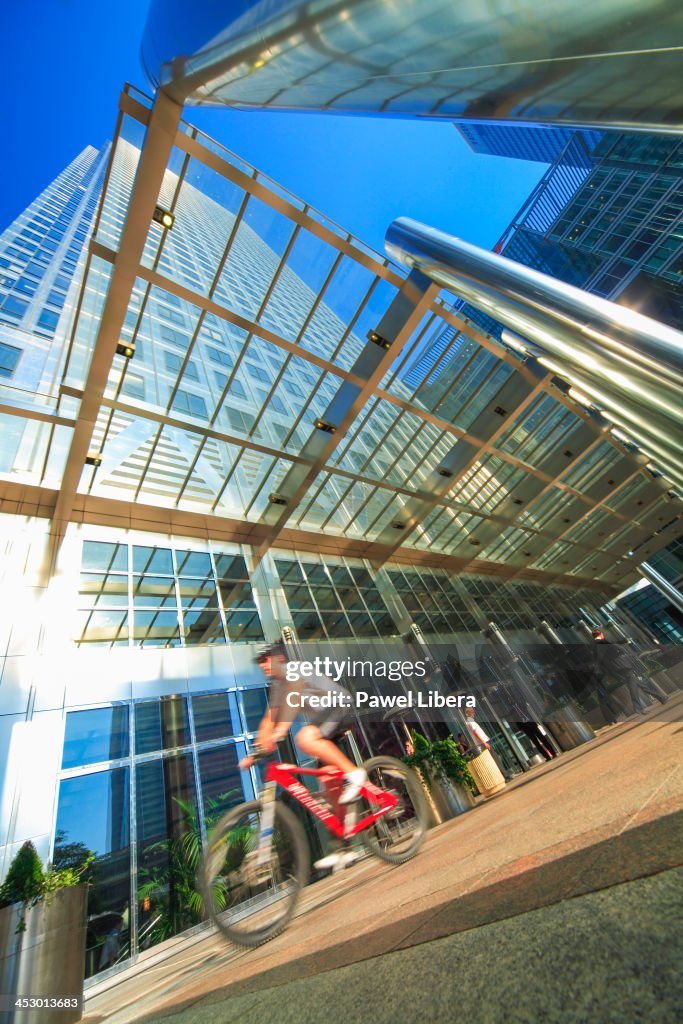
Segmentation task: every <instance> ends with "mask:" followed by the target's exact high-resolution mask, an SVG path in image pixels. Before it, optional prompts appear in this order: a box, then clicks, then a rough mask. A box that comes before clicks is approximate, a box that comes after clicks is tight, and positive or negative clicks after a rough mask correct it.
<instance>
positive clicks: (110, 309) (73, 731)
mask: <svg viewBox="0 0 683 1024" xmlns="http://www.w3.org/2000/svg"><path fill="white" fill-rule="evenodd" d="M121 110H122V115H123V117H122V127H121V131H120V133H119V135H118V137H117V138H116V139H115V140H114V143H113V147H112V148H111V151H108V150H102V151H101V152H100V153H95V152H94V151H91V150H88V151H86V153H85V154H83V155H82V156H81V157H79V158H78V159H77V160H76V161H75V162H74V164H73V165H72V168H79V169H80V170H79V172H78V173H80V174H81V175H82V177H81V178H79V177H78V175H77V174H76V172H73V173H72V171H71V170H69V171H67V172H65V175H66V177H65V178H60V179H58V180H59V181H61V182H65V183H66V184H61V185H60V186H59V188H60V189H65V190H66V191H65V194H64V199H65V205H66V207H67V208H68V209H69V211H72V212H73V213H74V216H75V217H78V216H80V215H81V213H80V212H79V211H86V212H88V211H89V212H90V215H92V211H93V210H94V204H95V202H96V189H97V182H98V181H99V180H102V181H103V187H102V190H101V204H100V206H99V208H98V210H97V213H96V215H95V216H94V220H93V224H92V234H91V235H89V236H88V235H85V236H84V238H82V239H81V238H79V239H78V241H79V242H80V249H79V250H78V252H74V253H73V254H72V255H71V256H70V257H69V258H70V260H71V262H74V257H75V266H74V268H73V271H72V281H73V292H72V291H70V290H67V289H62V290H63V291H64V293H65V294H66V296H67V299H66V301H65V302H64V304H63V306H62V309H61V312H60V313H59V315H58V317H57V321H56V323H54V324H51V326H50V330H51V331H52V332H53V333H52V335H51V337H50V338H46V337H44V336H43V335H41V333H40V331H41V330H46V327H45V323H43V326H42V327H41V326H40V325H39V321H40V318H41V316H42V312H41V311H39V310H38V308H37V307H36V312H35V314H31V315H34V316H35V319H34V320H31V321H30V322H29V321H28V320H22V321H21V322H19V321H18V320H17V322H16V323H14V322H12V323H9V322H8V323H6V325H5V328H4V330H5V331H6V332H10V333H9V334H5V335H3V338H5V337H8V339H9V340H8V341H7V344H8V345H10V346H11V347H13V348H14V349H15V350H17V351H18V354H17V355H16V357H15V356H10V358H6V361H5V364H4V365H5V368H6V371H5V373H4V376H3V381H2V385H3V389H2V390H3V408H2V411H1V412H0V416H2V422H3V427H4V428H7V429H4V430H3V441H2V446H3V462H2V468H1V470H0V499H1V501H2V504H1V505H0V516H1V522H2V527H3V533H4V537H5V545H4V548H3V552H2V558H1V560H0V572H1V573H2V586H3V592H5V593H7V594H11V595H12V601H11V606H10V607H9V609H8V610H7V612H6V614H5V617H4V619H3V623H2V633H1V634H0V636H1V639H2V675H1V676H0V749H1V750H2V758H1V759H0V764H2V768H0V772H1V773H2V774H1V778H0V792H1V793H2V802H1V804H0V864H1V865H2V871H3V872H5V871H6V870H7V867H8V866H9V863H10V861H11V859H12V857H13V856H14V854H15V853H16V851H17V850H18V849H19V848H20V846H21V844H22V843H23V842H24V841H25V840H26V839H32V840H33V841H34V843H35V844H36V846H37V848H38V850H39V853H40V854H41V856H42V858H43V860H47V859H48V858H54V859H55V861H56V862H57V863H61V864H74V863H77V862H78V861H79V860H80V859H82V857H83V855H84V853H85V851H87V850H93V851H94V852H95V854H96V859H95V862H94V869H93V872H94V873H93V884H92V886H91V890H90V904H89V909H88V917H89V939H88V954H87V957H88V959H87V972H88V975H89V976H90V975H95V974H98V973H99V972H100V971H102V970H104V969H113V968H115V967H116V965H117V964H119V963H123V962H127V961H128V959H129V958H130V957H131V956H135V955H137V954H138V953H139V952H140V951H142V950H144V949H146V948H148V947H150V946H151V945H153V944H155V943H157V942H160V941H162V940H163V939H164V938H167V937H169V936H171V935H173V934H176V933H178V932H180V931H182V930H183V929H186V928H188V927H190V926H192V925H193V924H196V923H198V921H199V920H200V919H201V913H200V912H199V911H198V910H197V909H196V907H194V909H193V907H192V906H191V905H190V904H189V903H188V902H187V901H184V900H183V899H182V898H181V893H182V892H183V891H184V888H183V887H184V886H186V885H192V884H193V877H194V875H193V874H192V873H191V872H190V873H188V872H189V868H188V866H187V865H186V864H184V863H181V862H180V861H179V860H178V851H179V848H180V844H181V841H182V840H183V837H186V836H187V835H188V834H191V835H193V836H194V837H195V838H199V839H201V838H203V837H204V836H205V834H206V830H207V828H208V827H210V825H211V822H212V820H213V819H214V818H215V816H216V815H217V814H219V813H220V812H221V811H222V810H224V809H225V808H226V807H229V806H231V805H232V804H234V803H236V802H238V801H239V800H241V799H242V798H243V796H244V795H246V796H251V795H252V794H253V793H254V790H255V787H256V785H257V778H256V776H255V775H254V774H253V773H252V772H251V771H240V770H239V768H238V761H239V759H240V757H241V756H242V754H243V753H244V752H245V750H246V746H247V743H248V741H249V739H250V737H251V736H252V735H253V733H254V730H255V728H256V726H257V724H258V721H259V719H260V717H261V715H262V713H263V710H264V708H265V703H266V698H265V691H264V687H263V680H262V678H261V675H260V672H259V670H258V669H257V668H256V666H255V665H254V662H253V657H254V652H255V648H256V647H257V646H258V645H259V643H260V642H262V641H263V639H264V638H265V639H267V640H269V641H272V640H275V639H276V638H278V637H279V636H281V635H282V631H283V630H287V631H289V633H288V635H289V636H290V637H291V639H292V642H293V643H294V644H301V643H304V642H309V643H313V644H316V645H326V646H318V647H316V649H317V650H320V651H321V652H323V653H324V652H325V650H326V649H327V650H329V645H330V644H334V645H340V646H339V649H340V650H341V649H344V650H348V649H352V650H358V649H362V650H363V651H364V652H367V651H376V652H377V654H378V657H381V655H382V652H383V651H385V650H386V647H385V646H384V645H386V644H387V643H391V645H392V648H391V649H392V650H393V651H401V652H402V653H405V656H406V657H410V656H411V655H414V653H415V647H414V646H411V644H414V643H418V644H419V643H426V644H427V645H428V646H429V645H432V644H435V643H446V644H449V645H451V649H455V647H457V651H458V653H459V657H460V659H461V662H462V664H463V665H464V666H466V665H473V666H474V667H475V668H476V658H477V650H478V647H479V646H480V645H481V642H482V630H485V629H487V628H488V623H490V622H494V623H495V624H496V626H497V627H498V628H499V629H500V630H501V631H502V634H503V635H504V636H505V638H506V639H507V640H508V641H509V642H510V643H523V642H534V643H536V642H540V637H539V634H538V633H537V627H538V624H539V621H540V619H541V617H543V618H545V619H546V620H547V621H548V622H549V623H550V625H551V626H552V627H553V628H555V629H556V630H557V631H558V634H559V635H561V636H562V637H563V638H565V639H571V640H576V639H579V638H580V636H581V634H580V632H577V629H578V620H579V618H581V617H582V616H584V615H586V614H587V615H589V616H592V617H593V618H594V619H595V620H598V619H599V616H600V609H601V607H602V606H604V604H605V602H606V601H608V600H609V599H610V598H612V597H614V596H615V595H616V594H618V593H619V592H621V591H622V590H623V589H624V588H625V587H626V586H627V585H629V584H631V583H632V582H633V581H634V579H635V573H634V566H633V562H632V560H630V558H629V555H628V552H629V551H630V550H632V549H633V548H634V546H636V545H639V546H640V547H641V549H642V551H643V553H644V554H645V553H648V554H649V553H652V554H655V553H656V551H658V550H660V549H661V548H662V547H663V546H665V545H666V544H667V543H668V542H669V541H670V540H671V539H672V536H673V532H674V530H675V520H676V517H677V514H678V506H677V503H676V501H675V499H674V498H673V497H672V496H671V494H670V493H669V490H668V488H667V487H666V486H664V485H663V484H662V482H661V481H660V480H658V479H656V478H655V477H654V476H653V475H652V474H650V473H648V472H647V471H646V469H645V468H644V467H643V466H642V464H641V463H640V462H638V461H637V459H636V458H635V457H634V456H633V454H632V453H631V452H630V451H629V450H628V449H626V448H625V447H624V446H623V445H620V444H619V442H618V441H616V440H615V439H614V438H613V437H612V436H611V435H610V434H609V433H608V432H607V431H606V429H605V424H604V423H602V422H600V421H599V420H598V419H597V418H596V417H595V416H592V415H591V414H589V413H588V412H586V411H585V410H584V409H583V407H581V406H580V405H577V404H576V403H574V402H573V401H572V400H571V399H570V398H569V397H568V396H567V395H566V394H564V393H563V392H561V391H560V390H558V389H557V388H556V387H555V386H554V385H553V381H552V375H551V374H547V373H544V372H542V371H541V370H540V369H539V368H533V367H530V366H529V365H527V364H526V363H524V362H523V361H521V360H520V359H519V358H518V356H517V355H515V354H513V353H510V352H509V351H507V350H506V349H505V347H504V346H503V345H501V344H500V343H499V342H498V341H497V340H496V339H495V338H490V337H487V336H486V334H485V333H482V331H481V330H480V329H479V328H477V326H476V325H475V324H473V323H472V322H471V321H470V320H469V319H468V318H467V317H464V316H463V312H462V310H459V309H456V308H454V307H452V306H451V305H449V304H447V303H445V302H444V301H443V300H442V299H441V298H440V296H439V293H438V288H436V286H434V287H433V288H432V286H428V287H426V288H425V289H424V291H420V290H419V288H416V286H415V284H414V281H413V280H406V276H405V274H404V273H403V272H401V271H399V270H398V269H397V268H396V267H395V266H393V265H392V264H390V263H389V261H387V260H386V259H384V258H383V257H381V256H378V255H377V254H376V253H374V252H372V251H371V250H369V249H368V248H367V247H366V246H364V245H363V244H362V242H360V241H359V240H357V239H354V238H351V237H350V236H348V234H347V233H346V232H345V231H344V230H343V229H341V228H339V227H338V226H337V225H336V224H334V223H332V222H331V221H329V220H328V219H327V218H326V217H325V216H324V215H323V214H321V213H318V212H317V211H314V210H311V209H310V208H309V207H307V206H306V205H305V203H303V202H302V201H301V200H299V199H298V198H297V197H295V196H292V195H290V194H289V193H287V192H286V191H285V190H283V189H281V188H280V187H279V186H277V185H276V184H275V183H273V182H271V181H269V180H268V179H267V178H266V177H265V176H263V175H261V174H260V173H258V172H257V171H255V170H254V169H253V168H251V167H249V166H248V165H247V164H245V163H244V162H243V161H241V160H240V159H239V158H237V157H235V156H234V155H233V154H231V153H229V152H228V151H227V150H225V149H224V148H223V147H221V146H219V145H218V144H216V143H214V142H213V141H211V140H209V139H207V138H206V137H204V136H202V135H201V134H200V133H198V132H197V131H195V130H194V129H192V128H191V127H190V126H188V125H186V124H184V123H180V124H179V125H178V126H177V128H176V129H174V131H173V132H170V131H168V129H167V128H164V130H163V132H162V133H161V134H162V137H164V138H169V139H171V140H172V146H171V145H170V144H169V149H168V152H167V154H166V156H163V155H162V156H160V150H159V148H158V145H157V144H158V141H159V135H158V123H159V122H158V119H162V120H163V117H164V116H165V112H164V105H163V98H162V100H161V101H158V105H157V107H155V108H152V106H151V104H150V102H149V101H148V100H147V99H146V98H145V97H143V96H141V95H140V94H138V93H137V92H135V91H133V90H128V91H127V92H126V93H124V95H123V96H122V97H121ZM145 129H146V130H147V131H146V135H145ZM143 137H145V142H144V145H142V144H141V142H142V139H143ZM70 175H71V177H70ZM88 175H90V177H87V176H88ZM101 175H103V178H101V177H100V176H101ZM83 186H84V187H83ZM89 190H90V191H89ZM50 191H51V190H50V189H48V190H46V193H44V195H48V194H50ZM150 197H151V198H150ZM72 200H73V202H72ZM60 201H61V200H60ZM84 201H85V206H84V205H83V203H84ZM91 201H92V202H91ZM36 202H37V204H38V205H40V204H41V203H42V204H43V205H45V206H47V205H48V204H47V201H45V203H43V199H42V197H41V199H40V200H37V201H36ZM69 203H71V205H69ZM145 204H147V205H145ZM34 206H36V204H34V205H33V206H32V207H31V208H30V209H31V210H33V209H34ZM36 209H37V207H36ZM129 211H131V212H130V216H128V214H129ZM55 212H56V211H55ZM83 215H84V216H85V212H84V213H83ZM27 216H28V214H27V215H22V217H20V218H19V219H18V221H17V222H16V224H15V225H12V226H11V227H10V228H9V229H8V230H7V231H6V232H5V234H4V235H3V245H5V246H6V249H5V252H10V249H14V250H16V252H24V251H25V252H26V253H27V257H26V258H27V259H28V253H29V252H30V254H31V259H32V260H33V261H35V262H38V263H40V264H41V265H42V266H44V267H45V275H44V276H46V275H48V274H52V273H53V271H54V273H55V275H56V274H57V270H58V269H59V268H62V267H63V262H59V268H56V267H54V266H53V263H52V258H53V255H52V254H53V252H54V253H56V255H55V260H57V261H59V260H61V259H62V257H61V249H59V248H58V249H57V250H53V248H52V246H51V245H47V246H46V247H43V246H42V241H41V239H42V238H43V237H45V238H47V229H48V224H44V225H42V226H44V227H45V228H46V233H45V235H44V236H43V235H41V233H40V232H39V231H37V230H35V229H34V228H30V229H29V230H31V231H35V235H36V236H37V237H36V238H29V244H30V245H35V246H36V248H35V250H33V249H30V250H26V249H25V248H24V249H22V248H21V245H20V244H19V236H21V237H22V238H26V237H27V236H24V235H21V232H22V231H24V229H25V225H26V217H27ZM31 216H32V217H33V216H34V215H33V214H31ZM40 216H43V214H40ZM39 223H42V222H39ZM79 224H80V222H79ZM70 230H71V229H70ZM77 231H78V233H79V234H80V233H81V231H80V228H77V227H76V222H74V225H73V232H74V236H75V234H76V232H77ZM55 241H58V240H57V239H55ZM64 244H67V242H66V240H65V242H64ZM68 244H69V245H71V243H70V242H69V243H68ZM67 254H68V249H67ZM10 256H11V257H12V259H14V258H15V257H14V253H12V252H10ZM8 258H9V257H8ZM13 265H14V264H13ZM26 269H27V272H28V264H26ZM55 282H56V277H55ZM8 294H9V293H8ZM41 301H42V300H41ZM10 308H11V307H10ZM14 309H15V313H16V310H17V307H14ZM28 309H29V307H28V304H27V306H26V309H25V310H22V311H21V315H22V316H24V314H26V316H28V315H29V313H28ZM14 315H15V314H8V316H14ZM16 315H17V317H18V314H16ZM382 332H385V333H382ZM457 337H461V338H465V339H466V340H464V341H462V343H461V344H460V346H459V347H458V348H457V349H454V348H453V342H454V339H455V338H457ZM46 346H47V347H46ZM449 346H450V347H449ZM35 353H39V354H40V358H39V359H37V361H36V356H35ZM447 358H451V364H450V371H449V374H448V380H447V382H445V383H444V377H443V374H439V372H438V370H439V368H440V367H441V366H442V364H443V362H444V360H445V359H447ZM454 453H455V455H457V459H461V458H462V459H463V461H462V463H457V462H456V461H455V459H454ZM465 456H466V457H465ZM449 467H450V468H449ZM408 636H409V637H411V638H412V639H411V640H407V639H406V637H408ZM491 715H492V718H493V724H494V726H495V725H496V718H495V713H494V711H493V710H491ZM499 732H500V737H501V739H500V743H501V745H502V746H506V747H507V749H509V751H510V752H511V753H510V758H511V759H512V758H513V756H514V757H515V758H517V762H518V763H519V764H520V765H522V766H524V765H525V764H526V759H528V758H529V757H530V756H531V752H530V751H529V750H527V748H526V747H525V739H524V737H523V736H522V735H521V734H520V735H518V736H515V735H508V733H507V732H505V730H504V729H503V727H502V726H501V728H500V730H499ZM388 734H389V736H390V738H393V742H394V743H395V745H396V747H397V749H398V751H399V752H400V749H401V748H400V742H401V733H400V731H399V730H398V729H397V728H396V727H395V726H389V727H388ZM376 739H377V736H376V734H375V732H374V730H373V729H365V728H364V727H363V726H362V723H361V724H360V725H359V727H358V728H357V729H355V730H354V732H353V740H352V741H350V742H353V743H354V744H355V748H354V751H355V753H357V754H358V755H359V756H367V755H368V754H369V753H370V752H371V751H372V750H373V744H374V743H375V742H376ZM354 751H352V752H354ZM289 756H290V757H294V756H295V754H294V752H293V750H290V751H289ZM310 839H311V843H312V844H313V845H314V846H315V843H316V842H317V838H316V835H315V833H314V832H311V835H310ZM112 919H115V920H116V921H118V922H119V925H118V927H117V931H118V936H119V939H118V941H119V948H118V950H117V952H116V955H115V957H114V962H113V963H112V962H110V961H109V960H107V959H106V958H105V956H104V952H103V951H104V935H105V933H104V931H103V929H104V928H105V924H107V923H108V924H111V921H112Z"/></svg>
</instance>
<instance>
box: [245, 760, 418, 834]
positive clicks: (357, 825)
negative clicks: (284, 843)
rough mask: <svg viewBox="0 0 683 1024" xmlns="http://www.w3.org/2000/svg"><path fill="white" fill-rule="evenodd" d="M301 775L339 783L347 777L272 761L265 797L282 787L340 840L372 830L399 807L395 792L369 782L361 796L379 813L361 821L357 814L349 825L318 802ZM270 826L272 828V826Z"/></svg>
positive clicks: (325, 770) (266, 778) (326, 770)
mask: <svg viewBox="0 0 683 1024" xmlns="http://www.w3.org/2000/svg"><path fill="white" fill-rule="evenodd" d="M298 775H312V776H318V777H325V778H327V779H329V780H337V781H341V780H342V779H343V778H344V773H343V772H341V771H338V770H337V769H335V768H299V767H298V766H297V765H294V764H282V763H281V762H272V761H271V763H270V764H269V765H268V767H267V769H266V774H265V779H264V782H265V784H266V785H265V787H264V796H265V791H267V790H268V789H269V788H271V786H272V789H271V792H272V793H273V795H274V790H275V785H278V786H281V787H282V788H283V789H284V790H285V792H286V793H289V795H290V796H292V797H294V799H295V800H297V801H298V802H299V803H300V804H301V805H302V806H303V807H305V808H306V810H307V811H310V812H311V814H314V815H315V817H316V818H318V819H319V820H320V821H322V823H323V825H325V827H326V828H328V829H329V830H330V832H332V834H333V835H335V836H337V837H338V838H339V839H349V838H350V837H351V836H355V835H357V834H358V833H359V832H362V831H363V830H364V829H366V828H369V827H370V825H372V824H374V822H376V821H377V819H378V818H381V817H383V816H384V815H385V814H388V812H389V811H391V810H393V808H394V807H396V805H397V804H398V799H397V797H396V796H395V795H394V794H393V793H387V792H385V791H384V790H383V789H379V787H378V786H374V785H373V784H372V783H371V782H369V781H366V782H364V783H363V785H362V787H361V795H362V796H364V797H365V799H366V800H367V801H368V803H371V804H377V805H378V807H377V810H376V811H374V812H373V813H371V814H367V815H366V816H365V817H364V818H361V819H360V821H355V815H354V816H353V819H354V820H352V822H347V821H345V817H344V818H340V817H338V816H337V815H336V814H334V813H333V812H332V811H331V810H330V809H329V808H327V807H324V806H323V804H321V803H320V802H319V801H318V800H316V798H315V797H314V796H313V794H312V793H311V792H310V791H309V790H308V789H307V788H306V786H304V784H303V783H302V782H299V780H298V779H297V776H298ZM273 784H275V785H273ZM266 799H267V797H266ZM269 825H270V823H269ZM267 827H268V826H267ZM270 827H271V828H272V825H270ZM263 838H264V840H265V841H266V842H268V840H269V838H270V836H268V837H266V836H264V837H263Z"/></svg>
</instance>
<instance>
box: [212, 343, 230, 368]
mask: <svg viewBox="0 0 683 1024" xmlns="http://www.w3.org/2000/svg"><path fill="white" fill-rule="evenodd" d="M207 350H208V353H209V359H212V360H213V361H214V363H220V364H221V366H232V365H233V364H234V362H235V360H234V359H233V358H232V356H231V355H228V353H227V352H221V350H220V349H217V348H212V347H211V345H207Z"/></svg>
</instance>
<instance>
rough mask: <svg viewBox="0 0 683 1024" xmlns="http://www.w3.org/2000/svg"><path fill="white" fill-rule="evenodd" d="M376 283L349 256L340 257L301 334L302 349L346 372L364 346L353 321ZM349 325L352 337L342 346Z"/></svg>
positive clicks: (370, 274)
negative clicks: (321, 357) (318, 302)
mask: <svg viewBox="0 0 683 1024" xmlns="http://www.w3.org/2000/svg"><path fill="white" fill-rule="evenodd" d="M376 281H377V277H376V276H375V274H373V273H372V272H371V271H369V270H367V269H366V268H365V267H362V266H361V265H360V264H358V263H356V262H355V260H353V259H351V257H349V256H343V257H342V259H341V260H340V261H339V262H338V263H337V264H336V265H335V269H334V273H333V274H332V277H331V278H330V280H329V281H328V282H327V283H326V285H325V287H324V288H323V291H322V295H321V301H320V304H319V305H318V306H317V308H316V309H315V311H314V313H313V315H312V317H311V318H310V321H309V322H308V324H307V325H306V328H305V330H304V332H303V334H302V335H301V339H300V341H299V344H300V345H301V346H302V348H305V349H308V351H309V352H314V353H315V355H318V356H323V357H324V358H325V359H328V360H330V361H331V362H334V363H335V364H336V365H337V366H339V367H341V368H342V369H344V370H350V369H351V367H352V365H353V363H354V362H355V360H356V359H357V357H358V355H359V353H360V351H361V350H362V347H363V345H364V344H365V338H361V336H360V335H359V333H358V330H357V328H356V326H355V324H353V320H354V317H355V316H356V314H357V313H358V311H359V309H360V307H361V305H362V303H363V302H364V301H365V299H366V297H367V296H368V293H369V291H370V289H371V288H372V287H373V285H374V284H375V282H376ZM349 325H353V326H352V338H350V340H349V344H348V345H343V344H342V343H343V341H344V339H345V338H346V336H347V333H348V332H349Z"/></svg>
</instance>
